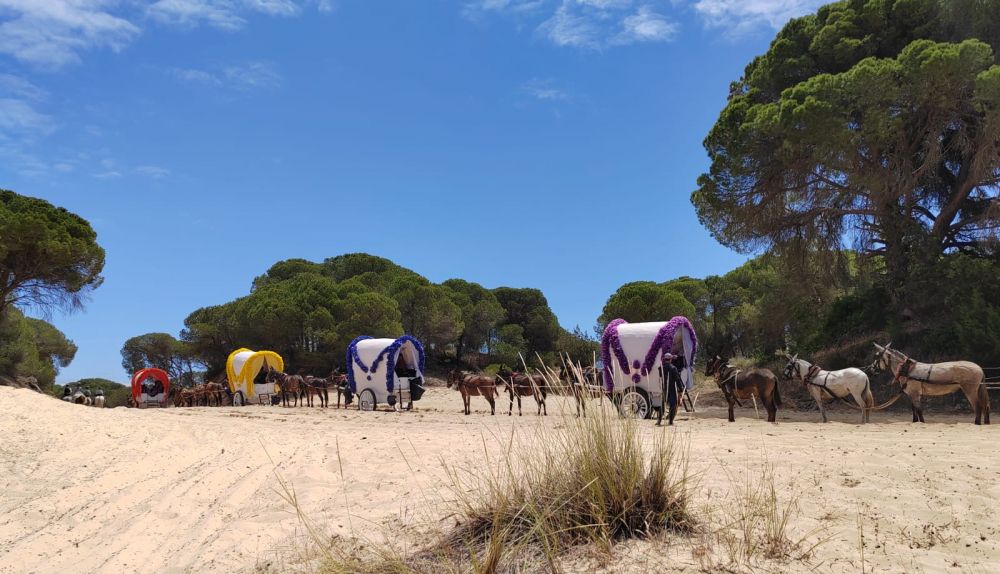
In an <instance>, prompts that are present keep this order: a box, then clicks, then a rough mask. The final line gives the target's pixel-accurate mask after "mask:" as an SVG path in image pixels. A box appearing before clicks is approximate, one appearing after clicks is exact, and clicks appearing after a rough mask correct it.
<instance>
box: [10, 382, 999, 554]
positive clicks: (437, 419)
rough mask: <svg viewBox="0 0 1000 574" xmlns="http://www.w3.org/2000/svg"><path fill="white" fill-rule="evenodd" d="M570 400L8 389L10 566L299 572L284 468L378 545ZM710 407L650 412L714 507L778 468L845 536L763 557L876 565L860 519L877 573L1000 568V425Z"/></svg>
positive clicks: (302, 499)
mask: <svg viewBox="0 0 1000 574" xmlns="http://www.w3.org/2000/svg"><path fill="white" fill-rule="evenodd" d="M559 403H560V400H558V399H557V400H555V401H552V400H551V399H550V408H549V410H550V416H549V417H545V418H540V417H537V416H536V415H535V414H534V407H533V405H532V406H531V407H529V408H526V409H525V415H524V416H523V417H520V418H519V417H517V416H516V411H515V416H514V417H507V416H506V414H504V415H503V416H499V415H498V416H496V417H491V416H489V413H488V411H484V408H485V407H486V403H485V402H484V401H483V400H482V399H481V398H478V397H476V398H474V399H473V407H474V409H475V412H474V413H473V414H472V415H471V416H463V415H462V414H461V412H460V408H461V401H460V399H459V397H458V395H457V394H456V393H454V392H453V391H447V390H445V389H437V388H435V389H431V390H429V391H428V393H427V395H425V397H424V400H422V401H420V402H419V403H417V405H418V410H417V411H415V412H410V413H391V412H378V413H362V412H358V411H355V410H348V411H344V410H340V411H338V410H335V409H329V410H326V411H323V410H321V409H315V408H314V409H305V408H301V409H283V408H280V407H245V408H240V409H234V408H194V409H164V410H155V409H151V410H142V411H140V410H130V409H124V408H119V409H106V410H97V409H92V408H87V407H81V406H75V405H70V404H67V403H63V402H61V401H57V400H52V399H48V398H47V397H43V396H40V395H38V394H36V393H34V392H32V391H28V390H21V389H10V388H6V387H0V436H2V437H3V438H2V441H0V492H2V495H0V572H2V573H15V572H16V573H22V572H24V573H27V572H115V573H118V572H160V573H178V572H241V571H248V572H249V571H254V570H258V571H271V570H278V571H280V570H288V569H294V568H295V561H296V559H297V556H298V552H297V551H298V550H299V549H301V548H302V547H303V546H304V542H303V531H304V529H303V527H302V523H301V521H300V520H299V519H298V518H297V517H296V515H295V513H294V512H293V511H292V508H291V507H290V506H289V505H288V504H287V503H286V502H284V501H283V500H282V499H281V497H280V496H279V495H278V490H279V486H278V481H277V479H276V478H275V476H276V474H278V475H280V476H282V477H284V478H285V479H287V481H288V482H289V483H291V484H292V486H293V487H294V489H295V491H296V493H297V495H298V498H299V503H300V507H301V508H302V510H303V511H305V512H306V513H307V514H308V516H309V517H310V518H311V519H312V520H313V521H314V522H315V523H316V524H318V525H319V526H320V527H321V528H323V529H325V530H326V531H328V532H331V533H336V534H341V535H346V536H351V535H353V536H358V537H367V538H376V539H377V538H378V537H380V536H383V535H385V534H386V533H389V534H390V535H392V533H396V532H401V531H405V530H406V529H407V528H411V527H412V528H419V527H420V525H426V524H427V521H428V520H442V519H445V520H446V519H447V507H446V505H445V504H444V503H442V500H443V499H444V498H447V497H448V496H449V491H448V488H447V482H446V481H445V480H444V478H443V472H442V463H443V462H447V463H448V464H453V465H459V466H462V467H465V468H476V465H479V464H482V462H481V461H482V460H483V458H484V454H483V453H484V449H485V450H487V451H490V452H495V453H499V452H500V451H501V450H502V448H503V447H502V439H503V438H504V437H507V436H509V434H510V433H511V432H516V433H518V435H519V436H520V437H521V438H525V437H527V438H528V439H529V440H530V438H531V436H532V433H533V432H535V431H537V430H538V427H537V425H547V426H555V425H559V424H563V423H564V419H563V418H562V416H561V415H559V414H558V412H559V411H560V410H562V409H561V407H560V405H559ZM595 404H596V403H595ZM526 406H527V405H526ZM503 411H504V413H506V404H504V405H503ZM592 411H593V408H592ZM699 411H700V412H698V413H697V414H695V415H681V416H680V417H679V421H678V424H677V425H676V426H675V427H673V428H672V429H669V430H668V429H662V428H661V429H657V428H655V427H653V426H652V424H651V423H644V424H643V432H648V433H649V435H650V436H652V435H653V433H674V434H676V435H677V437H678V438H680V439H681V440H684V441H686V443H687V444H688V446H689V453H690V463H691V466H692V469H693V470H694V471H695V472H696V473H698V474H699V475H700V479H699V483H698V484H699V486H698V490H697V504H698V506H699V508H712V507H713V505H716V507H717V508H718V507H720V505H726V504H732V500H733V499H732V498H731V492H732V491H733V483H732V479H731V477H732V476H745V475H746V474H747V473H748V472H749V473H750V474H757V473H759V471H760V469H761V468H762V467H764V466H765V465H771V466H773V468H774V476H775V477H776V478H775V482H776V484H777V485H778V486H779V489H780V490H781V492H782V496H783V497H784V496H788V495H790V494H792V493H794V494H797V495H798V497H799V503H798V511H797V513H796V515H795V518H794V519H793V521H792V524H791V525H790V531H791V532H792V533H793V534H797V535H805V534H807V533H810V532H816V531H817V529H818V528H819V529H821V530H820V531H819V533H818V534H814V535H812V536H811V537H810V540H814V539H817V538H822V539H824V540H825V542H824V543H823V544H821V545H820V546H819V547H818V548H817V549H816V550H815V552H814V553H813V555H812V556H811V557H810V558H809V559H808V560H793V561H789V562H773V563H771V562H767V563H762V564H759V565H758V566H757V567H756V569H758V570H766V571H774V572H783V571H802V572H805V571H810V570H815V571H818V572H860V571H862V563H861V544H860V542H859V539H860V536H859V524H860V525H861V527H862V529H863V535H864V541H865V544H864V555H865V571H872V572H970V573H972V572H982V573H987V572H1000V543H998V537H997V534H998V533H997V529H998V521H997V517H996V511H997V507H998V503H1000V463H998V461H1000V456H998V455H1000V441H998V438H1000V425H995V426H992V427H985V426H984V427H975V426H973V425H972V424H971V422H970V421H971V416H970V415H963V416H958V417H956V416H946V415H941V414H934V413H931V414H929V415H928V420H929V421H932V422H931V423H929V424H925V425H914V424H911V423H910V422H909V420H908V416H906V417H904V416H903V415H900V414H896V415H886V414H876V415H874V416H873V417H872V418H873V421H874V422H873V424H870V425H867V426H862V425H859V424H855V423H856V420H857V419H858V416H857V414H856V413H855V412H853V411H837V412H834V413H832V416H831V418H832V419H833V421H834V422H831V423H829V424H826V425H822V424H820V423H818V422H816V421H817V419H818V414H816V413H795V412H789V411H782V412H779V423H778V424H776V425H771V424H767V423H765V422H762V421H759V420H756V419H755V418H754V412H753V409H743V410H741V411H740V412H739V413H738V414H737V417H738V418H737V422H736V423H734V424H729V423H727V422H726V421H725V420H724V412H723V411H722V409H720V408H713V407H708V408H702V407H700V408H699ZM567 412H568V409H567ZM498 439H501V440H498ZM338 453H339V454H338ZM703 543H704V541H698V540H691V539H682V538H680V537H674V538H671V539H668V540H667V541H666V543H663V542H662V541H661V542H658V543H656V544H655V545H654V544H651V543H648V542H633V543H629V544H626V545H624V546H622V547H621V548H620V549H619V550H616V551H615V555H614V556H611V557H607V556H604V557H599V558H597V559H596V562H594V561H593V560H594V559H593V558H592V556H591V558H590V559H591V560H592V562H591V563H590V564H591V566H592V565H593V564H597V563H600V564H603V569H604V571H607V572H638V571H648V570H650V569H652V570H653V571H692V572H694V571H698V570H699V569H706V570H711V571H714V570H716V569H715V568H713V567H707V568H706V567H705V565H704V564H705V563H704V561H702V562H700V561H699V559H698V556H699V555H700V554H701V552H702V551H701V550H699V546H702V545H703ZM716 551H717V552H719V553H721V550H718V549H716ZM584 563H587V562H586V560H583V561H582V562H580V564H584ZM580 568H581V569H582V568H583V567H582V566H581V567H580ZM574 569H575V568H572V567H571V568H569V570H574ZM587 569H588V570H589V569H591V567H590V566H588V567H587Z"/></svg>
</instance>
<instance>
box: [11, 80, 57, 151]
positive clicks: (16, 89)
mask: <svg viewBox="0 0 1000 574" xmlns="http://www.w3.org/2000/svg"><path fill="white" fill-rule="evenodd" d="M47 97H48V94H46V93H45V90H43V89H41V88H39V87H38V86H36V85H35V84H32V83H31V82H29V81H28V80H25V79H24V78H21V77H19V76H14V75H12V74H0V134H2V135H4V136H7V137H8V138H11V139H13V140H21V141H22V142H24V143H29V141H28V140H32V139H34V138H35V137H37V136H44V135H48V134H49V133H51V132H52V131H53V130H54V129H55V120H54V119H52V117H51V116H49V115H48V114H45V113H42V112H40V111H38V109H37V107H38V105H39V104H41V103H42V102H43V101H44V100H45V99H46V98H47Z"/></svg>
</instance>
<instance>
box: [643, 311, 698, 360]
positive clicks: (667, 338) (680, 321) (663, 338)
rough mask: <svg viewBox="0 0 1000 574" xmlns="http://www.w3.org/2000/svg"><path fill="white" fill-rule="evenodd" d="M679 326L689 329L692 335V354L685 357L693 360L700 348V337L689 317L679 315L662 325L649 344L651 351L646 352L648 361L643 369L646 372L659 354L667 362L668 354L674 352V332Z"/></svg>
mask: <svg viewBox="0 0 1000 574" xmlns="http://www.w3.org/2000/svg"><path fill="white" fill-rule="evenodd" d="M679 327H683V328H685V329H687V332H688V334H689V335H691V342H692V348H691V356H690V357H684V358H685V360H687V361H688V362H691V361H693V359H694V354H695V352H696V351H697V350H698V337H697V335H695V333H694V327H693V326H692V325H691V322H690V321H688V320H687V317H681V316H677V317H674V318H673V319H670V320H669V321H667V324H666V325H664V326H662V327H660V330H659V331H657V333H656V338H655V339H653V344H652V345H650V346H649V351H647V352H646V361H645V363H643V369H644V370H645V371H646V372H649V370H650V369H652V368H653V363H655V362H656V356H657V355H660V356H661V360H662V361H663V362H664V363H665V362H666V354H667V353H672V352H673V350H674V334H675V333H676V332H677V329H678V328H679ZM644 374H645V373H644Z"/></svg>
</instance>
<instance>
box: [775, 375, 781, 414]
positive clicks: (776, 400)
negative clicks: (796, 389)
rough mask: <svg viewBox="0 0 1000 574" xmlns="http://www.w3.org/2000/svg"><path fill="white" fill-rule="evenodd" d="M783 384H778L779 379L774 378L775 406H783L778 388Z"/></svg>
mask: <svg viewBox="0 0 1000 574" xmlns="http://www.w3.org/2000/svg"><path fill="white" fill-rule="evenodd" d="M780 388H781V385H779V384H778V380H777V379H775V380H774V404H775V406H779V407H780V406H781V392H780V391H779V390H778V389H780Z"/></svg>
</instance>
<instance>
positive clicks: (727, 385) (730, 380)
mask: <svg viewBox="0 0 1000 574" xmlns="http://www.w3.org/2000/svg"><path fill="white" fill-rule="evenodd" d="M705 375H706V376H707V375H711V376H714V377H715V383H716V384H717V385H719V388H720V389H721V390H722V394H723V395H724V396H725V397H726V402H727V403H729V422H731V423H732V422H736V417H735V415H734V413H733V409H734V407H735V406H736V405H737V404H739V405H740V406H743V404H742V403H740V399H743V400H747V399H751V398H753V397H756V398H758V399H760V400H761V402H762V403H764V408H765V409H766V410H767V422H769V423H773V422H775V421H776V419H777V416H778V407H780V406H781V394H780V393H779V392H778V378H777V377H775V376H774V373H772V372H771V370H770V369H747V370H742V369H737V368H736V367H734V366H732V365H730V364H729V363H727V362H726V361H725V360H724V359H723V358H722V357H720V356H719V355H716V356H715V357H714V358H712V359H711V360H709V361H708V364H707V365H706V366H705Z"/></svg>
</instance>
